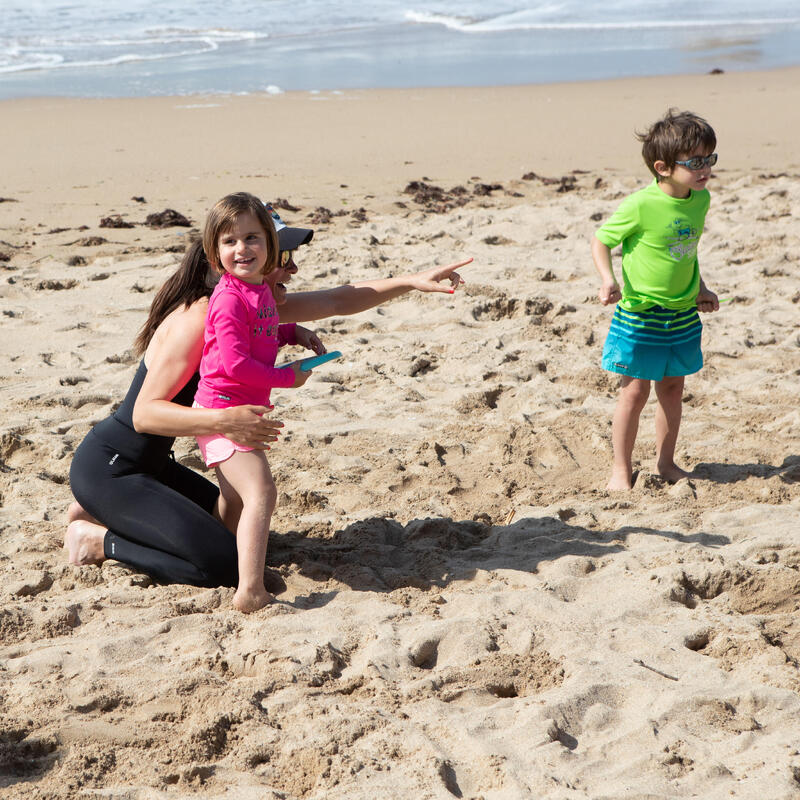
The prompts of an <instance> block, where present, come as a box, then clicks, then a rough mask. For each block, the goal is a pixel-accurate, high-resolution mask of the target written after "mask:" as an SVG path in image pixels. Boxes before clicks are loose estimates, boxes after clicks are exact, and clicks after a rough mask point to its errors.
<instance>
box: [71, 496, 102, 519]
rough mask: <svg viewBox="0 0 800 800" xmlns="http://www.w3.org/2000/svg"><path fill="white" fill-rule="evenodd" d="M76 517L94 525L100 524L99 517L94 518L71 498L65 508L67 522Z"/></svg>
mask: <svg viewBox="0 0 800 800" xmlns="http://www.w3.org/2000/svg"><path fill="white" fill-rule="evenodd" d="M78 519H82V520H86V522H93V523H94V524H95V525H99V524H100V520H99V519H95V518H94V517H93V516H92V515H91V514H90V513H89V512H88V511H87V510H86V509H85V508H84V507H83V506H82V505H81V504H80V503H79V502H78V501H77V500H73V501H72V502H71V503H70V504H69V508H68V509H67V524H69V523H70V522H75V520H78Z"/></svg>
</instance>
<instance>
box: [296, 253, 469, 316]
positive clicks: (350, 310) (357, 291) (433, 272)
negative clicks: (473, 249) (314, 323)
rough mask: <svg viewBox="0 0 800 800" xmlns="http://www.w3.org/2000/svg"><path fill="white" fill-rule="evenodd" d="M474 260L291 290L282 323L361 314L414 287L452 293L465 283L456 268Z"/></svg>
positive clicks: (419, 289)
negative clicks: (328, 286)
mask: <svg viewBox="0 0 800 800" xmlns="http://www.w3.org/2000/svg"><path fill="white" fill-rule="evenodd" d="M471 261H472V259H471V258H469V259H467V260H466V261H460V262H459V263H458V264H449V265H448V266H446V267H432V268H431V269H428V270H424V271H422V272H415V273H413V274H410V275H400V276H398V277H396V278H379V279H377V280H373V281H360V282H359V283H348V284H346V285H345V286H338V287H336V288H335V289H322V290H320V291H316V292H296V293H294V294H291V293H290V294H289V295H288V296H287V297H286V302H285V303H284V304H282V305H281V306H280V316H281V320H282V321H283V322H308V321H310V320H315V319H323V318H324V317H335V316H347V315H348V314H358V313H359V312H360V311H366V310H367V309H369V308H374V307H375V306H379V305H380V304H381V303H385V302H386V301H387V300H393V299H394V298H395V297H400V296H401V295H404V294H406V293H407V292H410V291H412V290H415V289H416V290H417V291H420V292H444V293H446V294H452V293H453V292H454V291H455V290H456V288H457V287H458V286H459V285H461V284H462V283H464V281H463V280H462V278H461V276H460V275H459V274H458V273H457V272H456V270H457V269H458V268H459V267H463V266H465V265H466V264H469V263H470V262H471ZM445 279H447V280H448V281H449V282H448V283H445V284H441V283H440V281H443V280H445Z"/></svg>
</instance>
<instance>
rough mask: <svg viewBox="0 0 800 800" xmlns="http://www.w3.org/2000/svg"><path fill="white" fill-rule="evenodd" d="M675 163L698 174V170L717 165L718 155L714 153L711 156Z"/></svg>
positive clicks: (696, 157)
mask: <svg viewBox="0 0 800 800" xmlns="http://www.w3.org/2000/svg"><path fill="white" fill-rule="evenodd" d="M675 163H676V164H680V165H681V166H682V167H688V168H689V169H690V170H692V171H693V172H697V170H698V169H703V167H705V166H709V167H713V166H714V164H716V163H717V154H716V153H712V154H711V155H710V156H695V157H694V158H690V159H689V160H688V161H676V162H675Z"/></svg>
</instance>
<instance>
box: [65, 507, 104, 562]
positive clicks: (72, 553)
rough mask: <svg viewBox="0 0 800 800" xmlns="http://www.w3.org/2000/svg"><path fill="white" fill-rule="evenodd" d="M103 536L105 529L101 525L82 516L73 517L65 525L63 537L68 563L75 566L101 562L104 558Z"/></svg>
mask: <svg viewBox="0 0 800 800" xmlns="http://www.w3.org/2000/svg"><path fill="white" fill-rule="evenodd" d="M92 519H94V518H92ZM105 538H106V529H105V528H104V527H103V526H102V525H100V524H98V523H95V522H89V521H88V520H86V519H83V518H77V519H74V520H73V521H72V522H70V523H69V525H68V526H67V534H66V536H65V537H64V549H65V550H66V551H67V554H68V558H69V563H70V564H75V565H76V566H81V565H84V564H102V563H103V562H104V561H105V560H106V554H105V550H104V549H103V543H104V541H105Z"/></svg>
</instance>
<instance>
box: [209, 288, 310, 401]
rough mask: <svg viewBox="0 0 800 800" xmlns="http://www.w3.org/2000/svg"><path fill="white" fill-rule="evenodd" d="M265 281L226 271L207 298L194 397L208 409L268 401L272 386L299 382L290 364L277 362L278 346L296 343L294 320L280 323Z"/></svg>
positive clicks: (273, 300) (273, 299) (286, 385)
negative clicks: (254, 281) (256, 281)
mask: <svg viewBox="0 0 800 800" xmlns="http://www.w3.org/2000/svg"><path fill="white" fill-rule="evenodd" d="M279 323H280V320H279V318H278V310H277V307H276V304H275V298H274V297H273V296H272V292H271V291H270V288H269V286H268V285H267V284H266V283H262V284H252V283H246V282H245V281H242V280H239V279H238V278H236V277H235V276H233V275H231V274H229V273H225V274H224V275H223V276H222V277H221V278H220V281H219V283H218V284H217V287H216V288H215V289H214V292H213V293H212V295H211V298H210V299H209V301H208V313H207V315H206V329H205V336H204V339H203V355H202V358H201V360H200V383H199V385H198V387H197V393H196V395H195V401H196V402H197V403H199V404H200V405H201V406H203V407H204V408H227V407H228V406H238V405H246V404H254V405H269V395H270V389H272V388H273V387H289V386H292V385H293V384H294V373H293V372H292V370H291V369H286V368H283V369H278V368H276V367H275V358H276V357H277V355H278V348H279V347H280V346H281V345H283V344H287V343H288V344H295V343H296V340H295V339H294V325H280V324H279Z"/></svg>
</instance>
